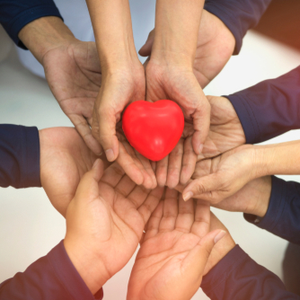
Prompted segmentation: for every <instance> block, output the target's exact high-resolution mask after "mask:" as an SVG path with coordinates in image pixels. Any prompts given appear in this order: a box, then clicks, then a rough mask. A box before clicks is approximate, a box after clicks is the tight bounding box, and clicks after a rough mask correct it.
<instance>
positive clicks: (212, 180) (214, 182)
mask: <svg viewBox="0 0 300 300" xmlns="http://www.w3.org/2000/svg"><path fill="white" fill-rule="evenodd" d="M219 177H220V176H218V174H216V173H213V174H210V175H207V176H204V177H201V178H198V179H195V180H193V181H192V182H191V183H190V184H188V186H187V187H186V188H185V189H184V190H183V193H182V195H183V199H184V201H187V200H189V199H191V198H192V197H194V198H200V197H201V199H203V197H205V198H206V199H205V200H207V197H208V195H209V193H212V192H213V191H217V190H218V189H219V188H220V186H221V182H222V181H221V180H220V178H219ZM204 194H205V195H204Z"/></svg>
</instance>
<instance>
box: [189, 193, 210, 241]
mask: <svg viewBox="0 0 300 300" xmlns="http://www.w3.org/2000/svg"><path fill="white" fill-rule="evenodd" d="M189 202H194V205H195V217H194V218H195V219H194V223H193V225H192V229H191V232H192V233H194V234H196V235H197V236H199V237H200V238H202V237H204V236H205V235H206V234H207V233H208V232H209V230H210V217H211V214H210V205H209V203H208V202H205V201H201V200H196V199H195V200H194V201H189Z"/></svg>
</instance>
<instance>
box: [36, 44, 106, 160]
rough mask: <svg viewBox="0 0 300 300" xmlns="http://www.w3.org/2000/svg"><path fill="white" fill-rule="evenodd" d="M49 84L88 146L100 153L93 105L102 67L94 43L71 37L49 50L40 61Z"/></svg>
mask: <svg viewBox="0 0 300 300" xmlns="http://www.w3.org/2000/svg"><path fill="white" fill-rule="evenodd" d="M42 64H43V66H44V69H45V75H46V79H47V81H48V84H49V87H50V89H51V91H52V93H53V95H54V97H55V98H56V100H57V102H58V104H59V105H60V107H61V109H62V110H63V112H64V113H65V114H66V115H67V116H68V117H69V119H70V120H71V122H72V123H73V124H74V126H75V128H76V129H77V130H78V132H79V133H80V135H81V136H82V138H83V139H84V141H85V143H86V144H87V146H88V147H89V148H90V149H91V150H92V151H93V152H94V153H95V154H96V155H98V156H99V155H100V154H101V152H102V149H101V146H100V144H99V142H98V141H97V140H96V139H95V138H94V137H93V135H92V130H91V128H90V126H91V125H92V116H93V107H94V103H95V101H96V97H97V95H98V92H99V89H100V85H101V68H100V63H99V58H98V53H97V49H96V45H95V43H93V42H81V41H78V40H76V39H74V40H73V41H72V42H70V43H65V44H63V45H60V46H58V47H55V48H53V49H51V50H50V51H48V52H47V53H46V54H45V55H44V57H43V60H42Z"/></svg>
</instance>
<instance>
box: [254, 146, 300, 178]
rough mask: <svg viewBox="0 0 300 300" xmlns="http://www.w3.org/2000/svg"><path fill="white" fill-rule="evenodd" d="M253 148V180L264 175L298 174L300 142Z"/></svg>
mask: <svg viewBox="0 0 300 300" xmlns="http://www.w3.org/2000/svg"><path fill="white" fill-rule="evenodd" d="M253 148H254V151H255V155H254V157H255V162H254V167H255V172H254V173H255V178H258V177H262V176H265V175H297V174H300V151H299V149H300V140H298V141H292V142H286V143H279V144H272V145H262V146H253Z"/></svg>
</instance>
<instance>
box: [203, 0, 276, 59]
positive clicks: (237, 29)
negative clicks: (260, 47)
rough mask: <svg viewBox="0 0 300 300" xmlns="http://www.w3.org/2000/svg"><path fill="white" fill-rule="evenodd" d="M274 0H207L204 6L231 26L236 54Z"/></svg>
mask: <svg viewBox="0 0 300 300" xmlns="http://www.w3.org/2000/svg"><path fill="white" fill-rule="evenodd" d="M271 1H272V0H226V1H224V0H206V1H205V6H204V8H205V9H206V10H207V11H209V12H210V13H212V14H214V15H215V16H217V17H218V18H219V19H220V20H221V21H223V23H224V24H225V25H226V26H227V27H228V28H229V30H230V31H231V32H232V34H233V35H234V37H235V40H236V46H235V50H234V54H238V53H239V52H240V50H241V47H242V42H243V37H244V36H245V34H246V33H247V31H248V30H249V29H250V28H253V27H254V26H256V25H257V23H258V22H259V20H260V18H261V16H262V15H263V13H264V12H265V10H266V9H267V7H268V5H269V4H270V3H271Z"/></svg>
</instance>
